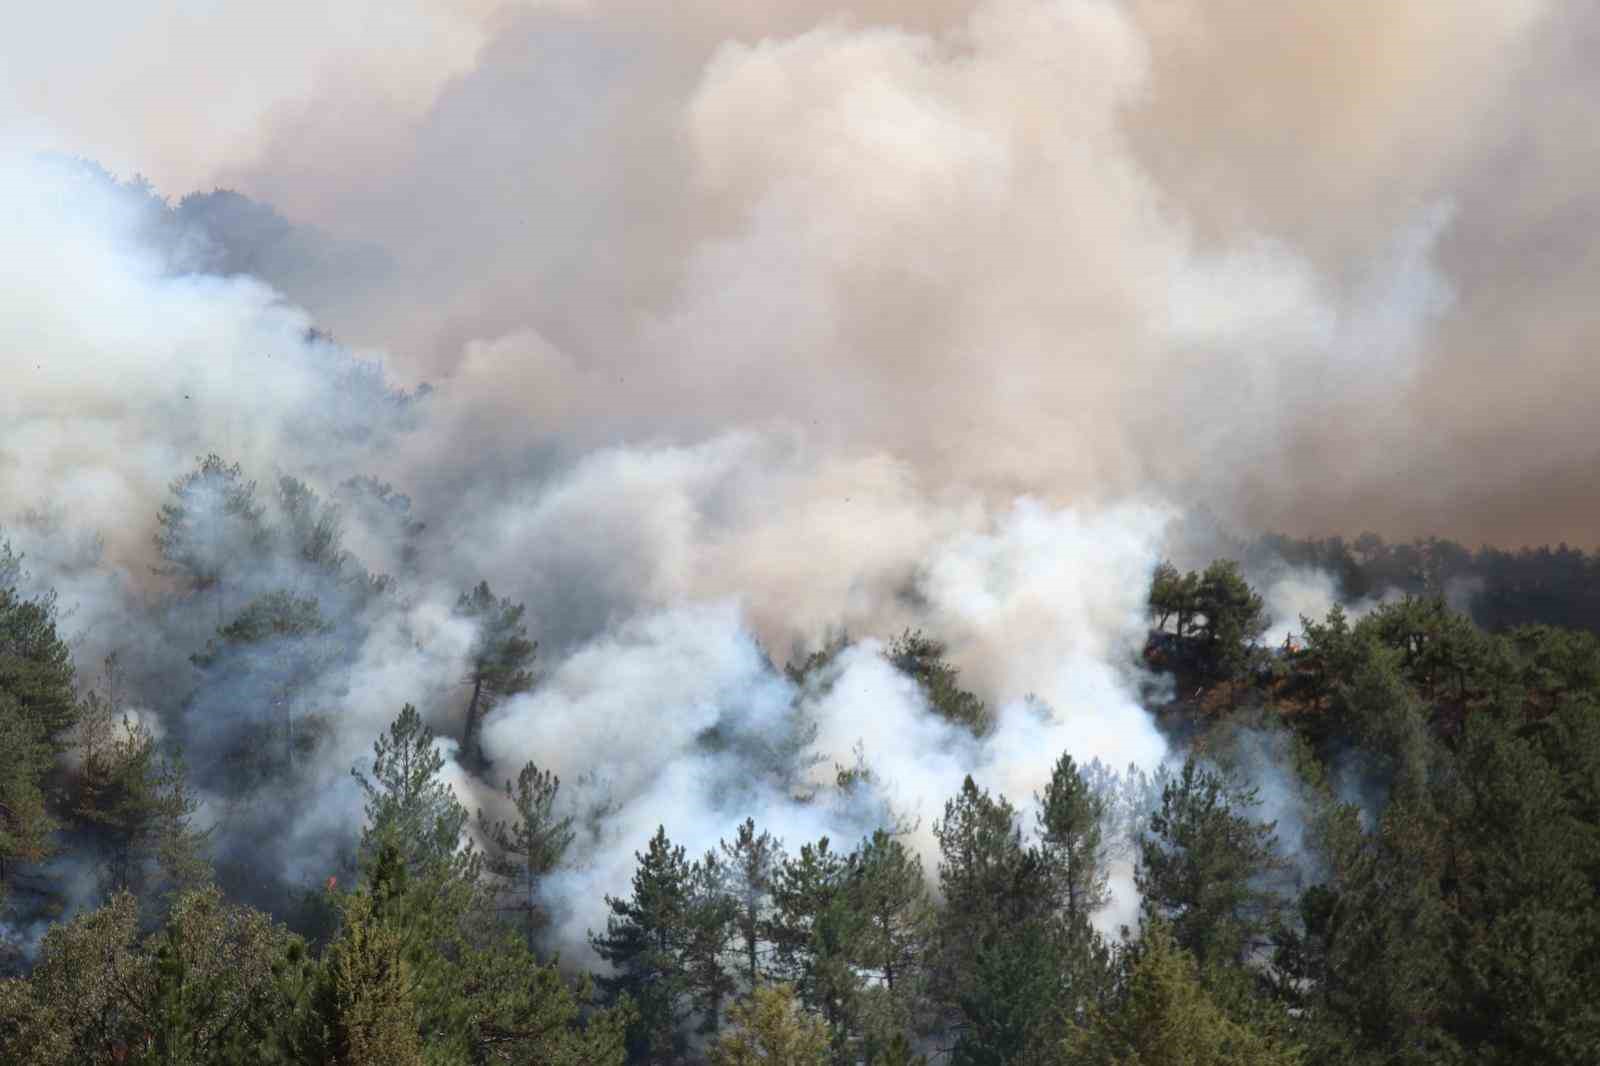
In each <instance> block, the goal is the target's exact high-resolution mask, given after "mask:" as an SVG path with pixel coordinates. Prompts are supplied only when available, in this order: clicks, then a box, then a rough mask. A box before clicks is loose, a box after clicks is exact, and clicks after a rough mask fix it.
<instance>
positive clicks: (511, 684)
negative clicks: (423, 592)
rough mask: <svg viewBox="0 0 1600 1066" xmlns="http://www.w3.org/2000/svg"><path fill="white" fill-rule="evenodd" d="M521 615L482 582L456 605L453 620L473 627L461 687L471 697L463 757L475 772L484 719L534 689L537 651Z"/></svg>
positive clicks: (520, 608)
mask: <svg viewBox="0 0 1600 1066" xmlns="http://www.w3.org/2000/svg"><path fill="white" fill-rule="evenodd" d="M524 611H525V609H524V607H523V606H522V604H520V603H516V604H514V603H512V602H511V601H510V600H508V599H496V598H495V595H494V593H493V592H492V591H490V589H489V583H488V582H487V581H482V582H479V583H478V586H477V588H474V589H473V590H472V591H471V592H465V593H462V595H461V598H460V599H459V600H458V601H457V602H456V614H457V616H458V617H460V618H463V619H466V620H467V621H469V622H471V623H472V624H473V625H474V626H475V627H476V635H475V636H474V637H473V641H472V648H471V650H470V651H469V652H468V653H467V662H468V668H467V677H466V683H467V684H469V685H471V686H472V696H471V698H470V699H469V700H468V702H467V719H466V732H465V737H464V739H463V742H462V753H463V758H464V759H465V760H466V763H467V765H468V766H470V767H473V768H474V769H482V768H483V767H484V766H486V765H487V763H486V761H485V759H484V754H483V741H482V738H481V736H480V732H481V730H482V726H483V719H484V716H485V715H487V714H488V713H489V710H490V709H491V708H492V707H493V706H494V705H495V704H496V703H497V702H499V701H500V700H502V699H505V698H506V697H508V696H515V695H517V694H518V693H520V692H526V691H528V689H530V688H532V687H533V669H532V666H533V657H534V655H535V654H536V653H537V652H538V650H539V646H538V645H537V644H536V643H534V642H533V641H531V640H529V639H528V630H527V627H526V626H525V625H524V624H523V621H522V616H523V614H524Z"/></svg>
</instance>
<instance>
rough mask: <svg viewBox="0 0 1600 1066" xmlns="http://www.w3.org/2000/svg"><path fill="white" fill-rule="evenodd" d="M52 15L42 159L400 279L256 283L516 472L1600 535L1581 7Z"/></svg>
mask: <svg viewBox="0 0 1600 1066" xmlns="http://www.w3.org/2000/svg"><path fill="white" fill-rule="evenodd" d="M18 17H19V18H20V24H19V23H18V20H17V19H13V20H11V24H10V27H9V28H8V32H7V34H6V38H7V40H6V43H5V44H3V45H0V51H3V57H4V60H5V62H4V63H3V64H0V68H3V70H4V74H3V77H4V78H5V86H6V89H7V91H6V92H4V93H3V94H0V120H3V121H4V123H5V127H6V129H7V130H8V131H10V132H12V133H13V134H14V135H13V136H11V137H10V141H11V143H12V144H13V146H15V145H18V144H27V145H30V146H34V147H51V148H56V149H65V150H69V151H73V152H77V153H81V154H84V155H87V156H90V157H93V158H96V159H98V160H100V161H101V162H103V163H105V164H106V165H108V166H109V167H111V168H112V169H113V170H115V171H117V172H119V173H122V174H125V175H126V174H130V173H132V172H134V171H139V172H142V173H144V174H146V175H149V176H150V177H151V179H152V180H153V181H154V182H155V183H156V184H157V185H158V187H159V188H160V189H161V190H162V191H163V192H164V193H167V194H169V195H172V196H177V195H180V194H182V193H183V192H185V191H189V190H193V189H209V188H211V187H212V186H213V185H215V184H218V183H220V184H224V185H227V186H230V187H233V188H236V189H238V190H239V191H241V192H244V193H246V194H248V195H250V196H252V197H257V198H260V199H263V200H265V201H268V202H270V203H271V204H273V205H275V206H276V207H277V208H278V209H279V210H280V211H282V212H283V213H284V214H286V215H287V216H288V217H289V218H290V219H292V220H293V221H295V222H296V223H298V224H302V225H307V226H315V227H318V228H319V229H321V230H323V231H325V232H327V233H330V234H332V235H335V236H337V237H341V238H346V239H353V240H358V241H361V242H365V243H368V244H371V245H376V246H378V247H380V248H382V249H383V250H384V251H385V252H387V253H389V255H390V257H391V262H392V263H393V264H395V266H394V267H393V268H392V269H391V270H389V271H388V272H386V273H385V274H384V275H383V276H382V277H374V278H371V279H367V280H365V281H363V280H362V279H348V278H347V279H344V282H345V285H342V286H341V287H340V290H339V294H338V296H337V298H334V297H331V296H329V295H327V294H326V293H325V292H322V291H321V288H322V287H321V286H319V285H318V284H315V283H313V282H311V281H304V279H297V278H296V277H294V276H292V275H289V276H282V277H278V278H272V279H269V280H271V281H273V282H274V283H275V284H276V285H278V286H280V287H282V288H283V289H285V290H286V291H287V292H288V294H289V295H290V297H291V298H294V299H296V300H297V302H300V303H303V304H307V305H310V306H312V307H313V309H314V310H315V311H316V312H317V314H318V315H319V317H320V318H321V319H322V320H323V321H325V322H326V323H327V324H329V325H332V326H333V327H334V328H335V330H336V332H337V333H338V334H339V335H340V336H341V337H342V338H343V339H345V340H346V341H348V342H354V343H358V344H362V345H371V346H374V347H376V348H379V349H382V350H383V351H384V352H385V353H387V358H388V360H389V362H390V365H391V366H392V367H393V368H394V369H395V371H396V372H397V373H398V374H399V375H400V376H401V377H402V378H411V379H415V378H418V377H427V378H430V379H432V380H435V381H445V380H452V381H454V382H455V386H456V391H457V394H458V395H465V394H467V393H469V392H472V393H475V394H477V395H479V396H481V397H483V398H484V402H486V403H490V404H491V406H493V407H494V408H495V409H496V410H497V411H499V415H498V419H499V422H500V425H498V426H497V427H495V428H496V430H497V432H499V433H501V434H503V435H509V436H511V437H513V438H515V437H518V436H519V435H526V434H527V433H529V432H535V433H538V434H546V433H551V434H556V435H561V434H569V433H575V434H579V435H587V436H588V437H592V438H593V439H596V440H599V439H606V440H613V439H635V438H637V437H639V436H640V435H641V434H643V435H650V434H662V433H666V434H677V435H684V434H687V435H690V436H692V435H695V434H705V433H707V432H713V431H717V430H723V429H726V428H728V427H730V426H744V425H757V424H759V425H772V424H776V423H780V422H781V423H785V424H789V425H793V426H797V427H800V428H802V429H804V430H805V431H806V432H808V433H810V434H812V435H813V439H816V440H819V441H822V442H825V445H826V446H827V447H829V448H835V447H837V448H842V449H849V450H855V451H869V452H876V451H880V450H881V451H884V452H887V453H890V454H893V455H895V456H897V457H899V458H901V459H903V460H905V461H907V462H910V463H912V464H913V465H914V467H915V468H916V470H917V471H918V473H919V475H921V476H926V477H928V478H930V479H931V480H932V481H933V482H934V483H936V484H963V485H966V484H971V485H979V486H983V487H985V488H998V489H999V490H1000V491H1002V492H1009V491H1015V490H1025V491H1029V492H1034V493H1040V494H1043V495H1045V496H1048V497H1052V498H1060V499H1068V498H1083V497H1085V496H1086V495H1119V494H1125V493H1127V492H1129V491H1134V490H1139V489H1144V488H1149V487H1155V488H1157V489H1159V490H1160V491H1162V492H1164V493H1166V494H1168V495H1174V494H1176V495H1177V496H1179V497H1182V498H1184V502H1188V497H1195V498H1202V499H1206V500H1208V501H1209V502H1211V503H1212V504H1214V505H1215V506H1216V507H1217V508H1218V509H1219V510H1221V511H1223V512H1225V513H1228V514H1230V515H1232V516H1235V517H1237V518H1238V519H1239V520H1241V521H1243V522H1246V523H1249V524H1254V525H1266V526H1274V527H1280V528H1286V529H1288V530H1290V531H1294V532H1305V533H1323V532H1354V531H1359V530H1360V529H1361V528H1368V527H1370V528H1374V529H1378V530H1380V531H1382V532H1385V533H1388V534H1391V535H1396V536H1407V535H1411V534H1424V533H1439V534H1448V535H1454V536H1458V537H1461V538H1463V539H1466V540H1468V541H1469V542H1470V541H1477V540H1480V539H1491V540H1494V541H1498V542H1502V543H1522V542H1528V541H1533V542H1542V541H1547V540H1550V541H1553V540H1558V539H1566V540H1570V541H1573V542H1576V543H1579V544H1584V545H1592V544H1593V543H1594V542H1595V541H1596V540H1597V536H1596V532H1595V530H1596V518H1597V517H1600V495H1597V494H1596V493H1595V491H1594V481H1595V479H1594V473H1593V471H1594V470H1595V465H1596V460H1597V458H1600V433H1596V432H1595V430H1594V429H1593V427H1592V422H1593V414H1592V411H1593V407H1594V404H1595V401H1596V400H1597V399H1600V370H1597V368H1596V365H1595V358H1596V356H1595V343H1594V342H1595V334H1596V329H1597V324H1596V319H1595V316H1594V313H1593V311H1592V306H1593V298H1592V296H1591V293H1592V290H1593V286H1594V282H1595V280H1596V255H1597V252H1596V251H1595V248H1596V242H1594V241H1593V240H1591V239H1589V235H1590V233H1591V232H1592V230H1593V227H1594V225H1595V221H1596V207H1597V205H1600V180H1597V178H1600V147H1597V146H1600V138H1596V137H1595V136H1594V135H1593V130H1594V128H1595V127H1596V124H1597V120H1600V67H1597V66H1596V65H1595V64H1594V63H1593V62H1592V61H1591V60H1592V56H1593V55H1594V54H1595V49H1596V48H1597V47H1600V14H1597V13H1596V11H1595V9H1594V8H1593V6H1592V5H1587V4H1564V5H1558V4H1546V3H1541V2H1538V0H1495V2H1485V3H1472V4H1468V5H1466V6H1465V7H1464V6H1463V5H1462V4H1461V3H1459V2H1456V0H1450V2H1445V0H1419V2H1414V3H1407V4H1394V3H1388V2H1381V0H1354V2H1349V3H1340V4H1273V5H1262V4H1256V3H1243V2H1236V0H1213V2H1206V3H1202V2H1197V0H1123V2H1109V0H1055V2H1048V0H982V2H970V3H963V2H957V0H938V2H931V3H926V2H925V3H917V4H905V3H894V2H889V0H883V2H868V3H857V4H834V3H814V2H809V0H766V2H756V3H739V4H728V3H709V2H701V0H695V2H690V3H682V4H673V5H661V4H655V3H642V2H632V0H624V2H615V3H576V2H574V3H536V2H530V3H509V4H496V3H493V2H490V0H479V2H466V0H463V2H454V3H452V2H443V0H400V2H392V0H391V2H385V3H381V4H380V3H369V2H367V0H350V2H344V3H335V4H324V3H302V2H300V0H290V2H287V3H274V4H270V5H268V4H258V3H239V4H225V5H223V4H210V3H177V2H166V3H154V4H139V5H112V6H110V7H108V6H106V5H104V4H100V3H94V4H87V3H83V2H73V0H68V2H63V3H57V4H47V5H30V6H28V7H27V9H26V10H25V11H22V12H20V13H19V16H18ZM297 281H304V284H303V285H302V286H301V287H302V288H303V290H304V291H303V292H299V293H297V291H296V288H297ZM472 422H473V425H474V426H475V427H477V430H478V431H479V432H484V431H486V430H485V427H484V425H483V420H482V419H481V418H474V419H472ZM529 422H531V423H533V425H534V428H533V430H531V431H530V429H529V428H528V425H527V423H529Z"/></svg>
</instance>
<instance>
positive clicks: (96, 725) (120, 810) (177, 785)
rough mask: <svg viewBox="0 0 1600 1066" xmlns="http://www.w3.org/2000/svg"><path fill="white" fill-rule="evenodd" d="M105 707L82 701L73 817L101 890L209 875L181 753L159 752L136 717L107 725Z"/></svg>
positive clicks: (192, 881)
mask: <svg viewBox="0 0 1600 1066" xmlns="http://www.w3.org/2000/svg"><path fill="white" fill-rule="evenodd" d="M111 713H112V712H111V708H110V706H109V704H102V703H99V702H92V703H91V704H90V712H89V719H88V721H87V723H86V724H87V725H88V726H89V730H88V733H89V738H90V739H88V740H87V741H86V743H85V746H84V749H83V752H82V755H83V762H82V768H81V770H80V773H79V778H78V797H77V805H76V809H75V811H74V814H75V815H76V817H77V820H78V822H79V823H80V824H81V825H84V826H87V827H89V828H91V829H92V830H93V831H94V833H95V835H96V838H97V839H98V841H99V842H100V846H101V851H102V876H103V880H104V887H105V888H106V890H107V891H108V892H123V891H133V892H136V893H143V892H147V891H148V890H150V889H152V888H157V887H162V888H166V889H168V890H177V889H183V888H190V887H195V886H197V885H199V884H201V883H203V882H204V881H206V880H207V879H208V878H209V876H210V868H209V866H208V864H207V861H206V849H207V836H208V832H207V831H201V830H198V829H196V828H195V827H194V825H193V818H194V814H195V811H196V810H197V809H198V806H199V801H198V800H197V799H196V798H195V797H194V796H193V794H192V793H191V791H190V788H189V784H188V775H187V771H186V768H185V765H184V761H183V758H182V756H181V754H178V755H166V754H164V753H162V752H161V751H160V749H159V747H158V746H157V744H156V741H155V737H154V735H153V734H152V733H151V732H150V730H149V728H148V727H146V726H145V725H144V724H143V723H141V722H135V721H134V720H132V719H130V718H126V717H124V718H123V719H122V720H121V722H120V726H121V728H120V729H118V728H117V727H116V726H113V725H112V724H111Z"/></svg>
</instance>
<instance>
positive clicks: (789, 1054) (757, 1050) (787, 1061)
mask: <svg viewBox="0 0 1600 1066" xmlns="http://www.w3.org/2000/svg"><path fill="white" fill-rule="evenodd" d="M728 1022H729V1026H728V1028H727V1029H726V1030H725V1031H724V1032H723V1034H722V1035H721V1037H719V1038H718V1040H717V1042H716V1044H714V1045H713V1046H712V1049H711V1062H712V1064H713V1066H825V1064H826V1063H827V1061H828V1030H827V1027H826V1026H825V1025H823V1024H822V1023H821V1022H820V1021H817V1020H816V1019H814V1018H811V1017H809V1016H807V1015H806V1014H804V1013H802V1012H801V1011H800V1010H799V1005H798V1003H797V1002H796V1000H795V996H794V992H793V991H792V990H791V989H790V988H789V987H788V986H786V985H775V984H766V985H757V986H756V987H755V988H753V989H751V991H750V994H749V996H748V997H747V998H745V999H743V1000H741V1001H740V1002H738V1003H736V1004H734V1005H733V1007H732V1008H731V1009H730V1010H729V1012H728Z"/></svg>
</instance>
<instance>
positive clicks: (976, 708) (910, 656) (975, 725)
mask: <svg viewBox="0 0 1600 1066" xmlns="http://www.w3.org/2000/svg"><path fill="white" fill-rule="evenodd" d="M945 651H946V648H945V646H944V644H942V643H941V642H939V641H937V640H934V639H933V638H932V637H929V636H925V635H924V634H923V633H922V631H921V630H909V629H908V630H906V631H905V632H904V633H902V634H900V636H898V637H896V638H895V639H894V640H893V641H892V642H891V643H890V644H889V646H888V647H887V648H886V649H884V655H885V656H887V657H888V659H889V661H890V662H891V663H893V664H894V666H895V669H897V670H899V671H900V672H901V673H903V674H905V675H906V676H908V677H910V678H911V679H912V680H914V681H916V683H917V685H918V687H920V688H921V689H922V693H923V695H924V696H926V697H927V700H928V706H929V707H931V708H932V709H933V713H935V714H937V715H938V716H939V717H941V718H943V719H945V720H946V721H949V722H953V723H955V724H956V725H959V726H962V727H964V728H966V729H969V730H971V731H972V733H973V734H974V735H975V736H980V737H981V736H986V735H987V734H988V733H989V732H991V731H992V730H993V729H994V719H993V718H992V716H991V715H990V714H989V709H988V708H987V707H985V706H984V703H983V701H982V700H980V699H979V698H978V697H977V696H975V695H974V694H973V693H971V692H968V691H967V690H966V689H964V688H962V687H961V686H960V685H959V684H957V682H958V681H959V680H960V677H961V671H960V670H958V669H957V668H956V667H955V666H953V665H951V663H950V661H949V660H948V659H946V658H945Z"/></svg>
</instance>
